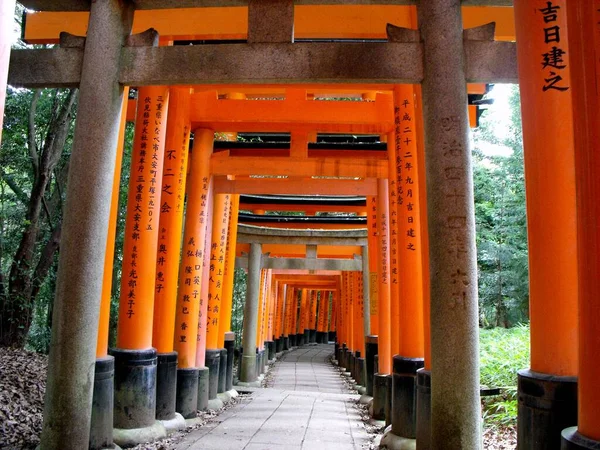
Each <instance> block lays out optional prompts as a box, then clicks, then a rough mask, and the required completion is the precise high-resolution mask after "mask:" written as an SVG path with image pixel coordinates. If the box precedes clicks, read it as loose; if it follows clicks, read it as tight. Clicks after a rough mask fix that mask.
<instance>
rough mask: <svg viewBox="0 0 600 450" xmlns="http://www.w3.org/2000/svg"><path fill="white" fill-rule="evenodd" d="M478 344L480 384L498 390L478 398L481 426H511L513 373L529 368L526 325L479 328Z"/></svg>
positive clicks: (513, 421)
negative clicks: (480, 401) (481, 416)
mask: <svg viewBox="0 0 600 450" xmlns="http://www.w3.org/2000/svg"><path fill="white" fill-rule="evenodd" d="M479 344H480V364H481V384H482V385H485V386H488V387H492V388H501V390H502V392H501V394H500V395H496V396H491V397H483V399H482V403H483V417H484V423H485V426H486V427H494V426H510V427H512V426H515V425H516V423H517V371H518V370H520V369H525V368H527V367H529V325H518V326H516V327H513V328H508V329H506V328H493V329H489V330H486V329H480V331H479Z"/></svg>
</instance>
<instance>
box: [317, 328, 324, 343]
mask: <svg viewBox="0 0 600 450" xmlns="http://www.w3.org/2000/svg"><path fill="white" fill-rule="evenodd" d="M315 340H316V342H317V344H322V343H323V332H322V331H317V334H316V338H315Z"/></svg>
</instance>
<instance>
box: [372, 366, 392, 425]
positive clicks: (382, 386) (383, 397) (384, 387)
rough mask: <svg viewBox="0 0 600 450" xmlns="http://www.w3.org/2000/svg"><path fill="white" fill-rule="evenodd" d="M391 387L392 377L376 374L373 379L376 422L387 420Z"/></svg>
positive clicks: (374, 416) (374, 417)
mask: <svg viewBox="0 0 600 450" xmlns="http://www.w3.org/2000/svg"><path fill="white" fill-rule="evenodd" d="M391 385H392V377H391V376H390V375H385V374H384V375H382V374H379V373H376V374H375V376H374V377H373V419H375V420H386V410H387V409H388V408H389V407H388V403H389V400H390V398H389V397H390V396H391V394H390V388H391Z"/></svg>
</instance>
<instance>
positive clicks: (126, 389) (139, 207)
mask: <svg viewBox="0 0 600 450" xmlns="http://www.w3.org/2000/svg"><path fill="white" fill-rule="evenodd" d="M168 100H169V91H168V88H166V87H164V86H159V87H144V88H140V90H139V91H138V102H139V105H138V110H137V116H136V125H135V127H136V129H135V138H134V143H133V152H132V158H131V175H130V177H129V194H128V199H127V221H126V225H125V243H124V249H123V266H122V276H121V298H120V304H119V324H118V329H117V347H118V348H117V349H116V350H114V351H113V354H114V356H115V409H114V411H115V416H114V425H115V428H124V429H132V428H144V427H149V426H151V425H153V424H154V421H155V412H156V384H155V377H156V350H155V349H154V348H152V319H153V317H152V316H153V311H154V292H155V285H154V281H155V276H156V255H157V246H158V245H157V244H158V235H159V217H160V204H161V203H160V202H161V191H162V173H163V170H162V169H163V161H164V149H165V134H166V128H167V127H166V125H167V113H168ZM139 371H144V372H147V374H148V375H147V376H146V377H140V376H138V372H139ZM132 392H134V393H135V394H134V395H132Z"/></svg>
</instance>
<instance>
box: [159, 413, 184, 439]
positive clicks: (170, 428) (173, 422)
mask: <svg viewBox="0 0 600 450" xmlns="http://www.w3.org/2000/svg"><path fill="white" fill-rule="evenodd" d="M159 422H160V423H162V425H163V426H164V427H165V430H167V435H171V434H173V433H175V432H176V431H179V430H183V429H184V428H185V427H187V423H186V422H185V419H184V418H183V416H182V415H181V414H179V413H175V417H173V418H172V419H169V420H159Z"/></svg>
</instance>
